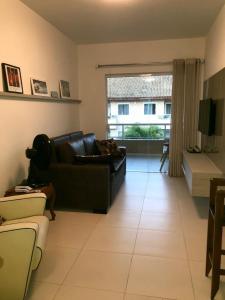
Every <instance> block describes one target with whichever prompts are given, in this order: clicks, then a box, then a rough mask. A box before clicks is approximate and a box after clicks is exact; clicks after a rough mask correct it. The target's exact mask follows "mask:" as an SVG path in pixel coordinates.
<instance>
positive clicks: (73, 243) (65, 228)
mask: <svg viewBox="0 0 225 300" xmlns="http://www.w3.org/2000/svg"><path fill="white" fill-rule="evenodd" d="M93 230H94V226H93V225H88V224H87V225H84V224H73V223H69V222H65V223H63V224H62V223H61V222H59V223H57V221H56V222H51V223H50V227H49V232H48V238H47V246H55V245H56V246H62V247H70V248H75V249H81V248H82V247H83V246H84V245H85V243H86V242H87V240H88V238H89V236H90V235H91V233H92V232H93Z"/></svg>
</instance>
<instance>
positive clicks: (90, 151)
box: [40, 131, 126, 213]
mask: <svg viewBox="0 0 225 300" xmlns="http://www.w3.org/2000/svg"><path fill="white" fill-rule="evenodd" d="M50 147H51V151H50V163H49V165H48V168H47V170H44V171H41V172H40V177H42V179H43V180H45V179H46V178H47V180H48V181H51V182H52V183H53V185H54V187H55V190H56V203H55V206H56V208H64V209H76V210H88V211H90V210H91V211H93V212H98V213H107V211H108V209H109V208H110V206H111V204H112V202H113V199H114V198H115V196H116V194H117V192H118V190H119V188H120V186H121V184H122V183H123V181H124V178H125V174H126V148H125V147H121V148H120V152H121V155H119V156H115V157H114V156H113V155H110V154H109V155H101V153H100V152H99V150H98V147H97V144H96V138H95V135H94V134H93V133H89V134H83V132H82V131H78V132H72V133H69V134H64V135H61V136H57V137H54V138H51V139H50Z"/></svg>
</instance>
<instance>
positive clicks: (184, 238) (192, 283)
mask: <svg viewBox="0 0 225 300" xmlns="http://www.w3.org/2000/svg"><path fill="white" fill-rule="evenodd" d="M178 209H179V211H180V216H181V217H182V209H181V204H180V198H179V200H178ZM181 227H182V236H183V241H184V245H185V250H186V254H187V266H188V272H189V275H190V278H191V286H192V292H193V296H194V300H196V293H195V288H194V281H193V278H192V273H191V266H190V257H189V252H188V246H187V241H186V237H185V232H184V222H183V220H182V219H181Z"/></svg>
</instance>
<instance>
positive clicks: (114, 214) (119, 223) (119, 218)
mask: <svg viewBox="0 0 225 300" xmlns="http://www.w3.org/2000/svg"><path fill="white" fill-rule="evenodd" d="M140 217H141V212H136V211H135V210H126V213H124V211H120V210H117V211H110V212H109V213H108V214H107V215H104V216H103V218H102V219H101V220H100V221H99V223H98V226H104V227H106V226H109V227H124V228H138V226H139V222H140Z"/></svg>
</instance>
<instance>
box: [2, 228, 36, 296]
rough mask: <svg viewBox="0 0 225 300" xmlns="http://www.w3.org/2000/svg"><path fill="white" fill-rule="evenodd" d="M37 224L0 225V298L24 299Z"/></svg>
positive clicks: (30, 268)
mask: <svg viewBox="0 0 225 300" xmlns="http://www.w3.org/2000/svg"><path fill="white" fill-rule="evenodd" d="M37 234H38V225H37V224H34V223H23V224H10V225H4V226H0V245H1V247H0V278H1V280H0V291H1V293H0V298H1V299H13V300H21V299H24V296H25V294H26V291H27V288H28V284H29V280H30V275H31V271H32V261H33V257H34V255H35V245H36V238H37Z"/></svg>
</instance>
